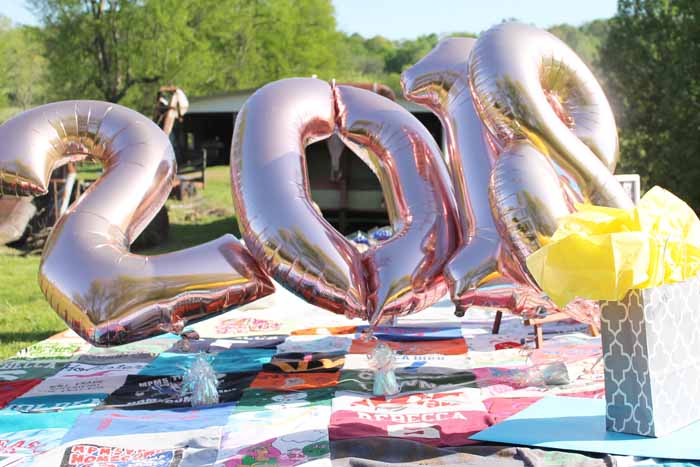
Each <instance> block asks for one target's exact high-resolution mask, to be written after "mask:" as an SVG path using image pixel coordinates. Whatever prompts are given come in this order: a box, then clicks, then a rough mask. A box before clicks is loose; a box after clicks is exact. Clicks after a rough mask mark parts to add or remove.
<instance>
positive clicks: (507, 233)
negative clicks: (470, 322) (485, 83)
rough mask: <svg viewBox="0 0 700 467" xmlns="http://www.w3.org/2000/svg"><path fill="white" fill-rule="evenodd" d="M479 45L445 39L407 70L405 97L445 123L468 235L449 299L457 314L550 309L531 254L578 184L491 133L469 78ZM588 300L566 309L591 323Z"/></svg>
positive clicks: (522, 144) (455, 262)
mask: <svg viewBox="0 0 700 467" xmlns="http://www.w3.org/2000/svg"><path fill="white" fill-rule="evenodd" d="M475 43H476V41H475V40H474V39H468V38H448V39H445V40H443V41H441V42H440V43H439V44H438V46H437V47H436V48H435V49H434V50H433V51H431V52H430V53H429V54H428V55H427V56H426V57H424V58H423V59H422V60H420V61H419V62H418V63H416V64H415V65H414V66H412V67H411V68H409V69H408V70H406V71H405V72H404V73H403V75H402V86H403V89H404V94H405V96H406V98H407V99H409V100H412V101H414V102H417V103H419V104H422V105H425V106H427V107H428V108H430V109H431V110H432V111H433V112H434V113H435V114H436V115H437V116H438V117H439V118H440V119H441V121H442V123H443V127H444V128H445V136H446V141H447V145H446V146H447V157H448V161H449V164H450V173H451V176H452V181H453V185H454V187H455V189H456V193H457V201H458V205H459V208H460V220H461V228H462V231H463V237H464V238H463V246H462V247H461V248H460V249H459V250H458V251H457V253H456V254H455V255H454V257H453V258H452V259H451V260H450V262H449V263H448V265H447V267H446V268H445V276H446V278H447V280H448V282H449V285H450V293H451V297H452V300H453V302H454V303H455V304H456V307H457V313H458V314H463V313H464V311H465V310H466V309H467V308H468V307H469V306H472V305H476V306H495V307H500V308H509V309H511V310H513V311H514V312H517V313H525V314H531V313H532V312H533V311H535V310H537V309H538V308H541V307H545V308H549V309H552V308H555V307H554V305H553V304H552V303H551V301H549V300H548V299H547V298H546V297H544V296H543V295H542V292H541V291H540V290H539V288H538V287H537V285H536V283H535V282H534V280H533V279H531V277H530V274H529V272H528V271H527V269H526V267H525V258H526V257H527V255H528V254H530V253H531V252H532V251H534V250H536V249H538V248H539V247H540V246H541V245H542V244H543V242H546V241H547V239H548V238H549V237H550V236H551V235H552V234H553V233H554V230H556V227H557V219H558V218H559V217H561V216H564V215H566V214H568V213H569V212H570V211H571V210H572V209H573V204H572V202H571V199H575V188H574V187H569V185H568V184H567V183H566V182H567V181H568V180H567V178H566V174H565V173H558V172H557V171H558V170H559V172H561V170H560V169H559V168H558V167H557V166H555V165H554V164H553V163H552V161H551V160H550V159H549V158H546V157H544V156H543V155H542V154H541V153H540V152H539V151H538V150H537V149H536V148H535V147H534V146H533V145H532V144H528V143H526V140H523V141H519V140H498V139H496V138H494V137H493V136H491V135H489V134H488V133H487V132H486V131H485V127H484V125H483V123H482V121H481V118H480V117H479V115H478V113H477V108H476V107H477V106H476V104H478V103H475V102H474V100H473V98H472V93H471V89H470V83H469V79H468V78H469V63H470V58H471V54H472V53H474V52H473V47H474V45H475ZM511 141H514V142H513V143H511ZM504 146H506V147H505V150H504ZM596 162H597V161H596ZM587 305H588V304H586V306H584V307H582V306H581V304H578V305H577V306H576V307H575V308H576V310H573V309H572V310H567V311H571V312H572V313H573V312H574V311H575V312H576V316H577V318H580V317H581V316H584V317H585V319H586V321H590V320H589V319H588V318H587V317H588V316H590V315H591V314H595V313H591V312H590V309H591V307H590V306H587Z"/></svg>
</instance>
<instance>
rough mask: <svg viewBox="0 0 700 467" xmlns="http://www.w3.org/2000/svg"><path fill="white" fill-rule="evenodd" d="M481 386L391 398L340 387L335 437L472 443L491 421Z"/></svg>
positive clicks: (335, 403)
mask: <svg viewBox="0 0 700 467" xmlns="http://www.w3.org/2000/svg"><path fill="white" fill-rule="evenodd" d="M490 424H491V423H490V418H489V415H488V412H487V411H486V407H484V404H483V403H482V402H481V396H480V393H479V390H478V389H474V388H467V389H455V390H451V391H449V390H448V391H435V392H429V393H428V392H425V393H416V394H408V395H400V396H398V397H393V398H391V399H386V398H384V397H365V396H360V395H357V394H354V393H347V392H338V393H337V394H336V397H335V398H334V399H333V415H332V417H331V425H330V428H329V429H330V438H331V439H332V440H336V439H351V438H364V437H370V436H385V437H394V438H404V439H409V440H413V441H418V442H421V443H426V444H431V445H435V446H460V445H464V444H469V443H470V441H469V436H471V435H473V434H474V433H477V432H479V431H481V430H483V429H485V428H487V427H488V426H489V425H490Z"/></svg>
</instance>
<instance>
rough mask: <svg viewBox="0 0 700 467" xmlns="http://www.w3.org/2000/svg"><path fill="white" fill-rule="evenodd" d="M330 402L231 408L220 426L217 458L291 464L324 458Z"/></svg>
mask: <svg viewBox="0 0 700 467" xmlns="http://www.w3.org/2000/svg"><path fill="white" fill-rule="evenodd" d="M330 416H331V408H330V406H327V405H326V406H324V405H316V406H308V407H303V408H287V409H285V410H279V411H272V410H264V411H245V412H235V413H234V414H233V415H231V417H230V418H229V421H228V423H227V424H226V426H225V427H224V429H223V432H222V437H221V445H220V447H219V457H218V459H217V462H221V463H223V464H224V465H225V466H226V467H233V466H240V465H244V466H264V465H265V466H269V465H272V466H278V467H292V466H296V465H302V464H305V463H307V462H309V461H312V460H316V459H323V458H328V457H329V455H330V443H329V440H328V423H329V421H330Z"/></svg>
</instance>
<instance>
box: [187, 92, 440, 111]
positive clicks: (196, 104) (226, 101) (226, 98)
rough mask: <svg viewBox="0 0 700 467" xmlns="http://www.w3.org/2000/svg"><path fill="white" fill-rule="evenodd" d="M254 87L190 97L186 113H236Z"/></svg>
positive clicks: (411, 107)
mask: <svg viewBox="0 0 700 467" xmlns="http://www.w3.org/2000/svg"><path fill="white" fill-rule="evenodd" d="M255 91H256V89H245V90H242V91H233V92H227V93H222V94H214V95H211V96H200V97H192V98H190V99H189V101H190V108H189V109H188V110H187V113H188V114H203V113H237V112H238V111H239V110H241V107H243V104H245V101H246V100H248V97H250V96H251V94H253V93H254V92H255ZM396 103H397V104H399V105H400V106H401V107H403V108H404V109H406V110H408V111H409V112H411V113H414V114H415V113H430V110H428V109H427V108H426V107H423V106H421V105H418V104H415V103H413V102H409V101H407V100H406V99H404V98H403V97H398V98H397V99H396Z"/></svg>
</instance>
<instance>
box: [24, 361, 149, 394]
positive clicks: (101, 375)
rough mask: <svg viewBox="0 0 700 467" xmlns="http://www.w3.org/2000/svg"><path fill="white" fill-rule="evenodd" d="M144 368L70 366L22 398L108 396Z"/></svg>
mask: <svg viewBox="0 0 700 467" xmlns="http://www.w3.org/2000/svg"><path fill="white" fill-rule="evenodd" d="M145 365H146V364H145V363H143V362H141V363H118V364H110V365H90V364H86V363H78V362H74V363H70V364H69V365H67V366H66V367H65V368H64V369H63V370H61V371H59V372H58V373H56V375H54V376H51V377H49V378H46V379H45V380H44V381H42V382H41V384H39V385H37V386H36V387H34V388H33V389H32V390H31V391H29V392H28V393H27V394H26V395H25V396H27V397H30V396H31V397H34V396H47V395H57V394H110V393H112V392H113V391H115V390H117V389H118V388H119V387H120V386H122V385H123V384H124V381H125V380H126V377H127V375H129V374H134V373H138V372H139V371H140V370H141V369H142V368H143V367H144V366H145Z"/></svg>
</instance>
